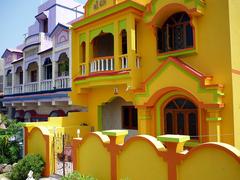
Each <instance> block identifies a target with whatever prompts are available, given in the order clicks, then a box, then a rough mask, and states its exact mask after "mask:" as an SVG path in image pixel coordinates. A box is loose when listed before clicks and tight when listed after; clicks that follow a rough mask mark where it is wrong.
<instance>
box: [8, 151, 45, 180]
mask: <svg viewBox="0 0 240 180" xmlns="http://www.w3.org/2000/svg"><path fill="white" fill-rule="evenodd" d="M43 168H44V161H43V159H42V157H41V156H40V155H39V154H38V155H27V156H25V157H24V158H23V159H21V160H20V161H18V164H17V165H16V166H15V167H14V168H13V170H12V172H11V173H10V174H9V178H10V179H11V180H26V179H27V177H28V173H29V171H30V170H32V171H33V177H34V178H35V179H36V180H37V179H39V178H40V177H41V173H42V171H43Z"/></svg>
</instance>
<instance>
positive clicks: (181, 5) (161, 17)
mask: <svg viewBox="0 0 240 180" xmlns="http://www.w3.org/2000/svg"><path fill="white" fill-rule="evenodd" d="M205 5H206V4H205V1H202V0H196V1H193V0H190V1H188V2H186V1H184V0H180V1H179V0H173V1H172V2H171V3H169V1H167V0H163V1H158V0H153V1H151V2H150V3H149V4H148V5H147V8H146V11H145V14H144V21H145V22H146V23H150V24H152V25H153V24H156V21H160V22H164V21H165V20H166V19H167V17H169V16H170V15H171V14H174V13H176V12H179V11H185V12H187V13H188V14H190V15H193V16H200V15H203V14H204V9H205Z"/></svg>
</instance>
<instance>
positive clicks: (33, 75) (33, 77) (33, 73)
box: [27, 62, 38, 82]
mask: <svg viewBox="0 0 240 180" xmlns="http://www.w3.org/2000/svg"><path fill="white" fill-rule="evenodd" d="M27 70H28V82H37V81H38V64H37V63H36V62H32V63H30V64H29V65H28V69H27Z"/></svg>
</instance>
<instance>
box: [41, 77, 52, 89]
mask: <svg viewBox="0 0 240 180" xmlns="http://www.w3.org/2000/svg"><path fill="white" fill-rule="evenodd" d="M40 86H41V91H49V90H51V89H52V79H46V80H43V81H41V84H40Z"/></svg>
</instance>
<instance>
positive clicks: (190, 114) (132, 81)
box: [70, 0, 240, 148]
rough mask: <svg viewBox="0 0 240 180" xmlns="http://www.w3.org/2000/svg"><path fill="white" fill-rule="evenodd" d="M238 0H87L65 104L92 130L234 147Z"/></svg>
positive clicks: (239, 67)
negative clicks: (82, 110) (78, 109)
mask: <svg viewBox="0 0 240 180" xmlns="http://www.w3.org/2000/svg"><path fill="white" fill-rule="evenodd" d="M239 8H240V1H238V0H223V1H221V2H220V1H217V0H206V1H204V0H152V1H151V0H125V1H124V0H89V1H88V2H87V3H86V5H85V14H84V17H83V18H81V19H78V20H76V21H75V22H73V24H72V58H73V69H72V77H73V84H72V86H73V88H72V92H71V93H70V97H71V99H72V102H73V104H75V105H80V106H85V107H87V108H88V113H87V115H86V117H85V119H84V122H86V123H87V124H88V125H89V126H92V127H94V130H107V129H129V134H130V135H131V134H151V135H153V136H157V135H162V134H186V135H190V136H191V141H190V142H189V144H188V145H190V146H191V145H194V144H197V143H201V142H206V141H220V142H226V143H229V144H232V145H234V146H236V147H238V148H240V140H239V139H240V130H239V128H238V127H240V119H239V118H240V117H239V116H240V110H239V107H240V100H239V97H240V96H239V95H240V91H239V90H238V88H237V86H238V84H240V63H239V62H238V60H239V58H240V51H239V50H238V46H237V45H239V42H240V29H239V27H240V22H239V20H238V17H240V11H239V10H238V9H239Z"/></svg>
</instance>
